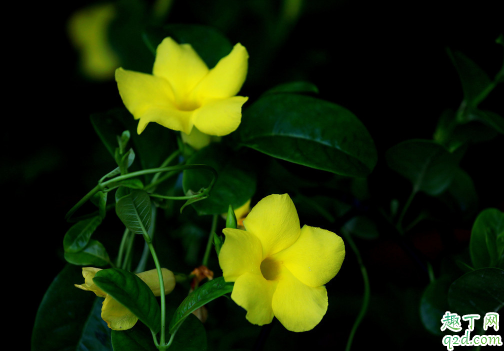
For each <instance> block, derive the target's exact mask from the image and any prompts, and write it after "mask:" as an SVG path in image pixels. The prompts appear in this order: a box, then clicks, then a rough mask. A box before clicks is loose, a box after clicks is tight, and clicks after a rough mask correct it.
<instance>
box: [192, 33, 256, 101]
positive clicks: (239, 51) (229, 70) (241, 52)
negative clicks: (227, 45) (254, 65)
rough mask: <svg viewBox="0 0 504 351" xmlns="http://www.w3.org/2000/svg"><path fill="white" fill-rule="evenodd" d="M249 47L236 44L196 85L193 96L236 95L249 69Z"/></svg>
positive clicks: (202, 97) (215, 96) (198, 97)
mask: <svg viewBox="0 0 504 351" xmlns="http://www.w3.org/2000/svg"><path fill="white" fill-rule="evenodd" d="M248 57H249V56H248V53H247V49H245V47H243V46H242V45H241V44H240V43H238V44H236V45H235V46H234V48H233V50H232V51H231V53H230V54H229V55H227V56H226V57H223V58H222V59H221V60H220V61H219V62H218V63H217V65H216V66H215V67H214V68H212V69H211V70H210V72H209V73H208V74H207V75H206V77H204V78H203V79H202V80H201V82H200V83H199V84H198V85H197V86H196V88H195V89H194V91H193V93H192V94H191V95H192V96H193V98H195V99H197V100H199V101H200V102H202V101H203V100H204V99H207V98H213V99H224V98H228V97H231V96H235V95H236V94H238V92H239V91H240V89H241V87H242V85H243V82H245V78H246V76H247V70H248Z"/></svg>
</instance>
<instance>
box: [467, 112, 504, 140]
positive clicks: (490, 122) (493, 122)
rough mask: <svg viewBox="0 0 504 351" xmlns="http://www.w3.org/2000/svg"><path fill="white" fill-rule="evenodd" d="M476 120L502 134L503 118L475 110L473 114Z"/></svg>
mask: <svg viewBox="0 0 504 351" xmlns="http://www.w3.org/2000/svg"><path fill="white" fill-rule="evenodd" d="M473 113H474V115H475V116H476V118H477V119H478V120H480V121H482V122H483V123H485V124H486V125H487V126H489V127H490V128H493V129H494V130H495V131H496V132H498V133H500V134H504V118H502V117H501V116H499V115H498V114H497V113H495V112H492V111H482V110H476V111H474V112H473Z"/></svg>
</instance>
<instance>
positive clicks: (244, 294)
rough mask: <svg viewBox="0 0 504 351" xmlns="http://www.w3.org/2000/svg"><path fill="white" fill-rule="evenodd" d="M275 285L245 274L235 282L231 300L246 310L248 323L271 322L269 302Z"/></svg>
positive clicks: (272, 282)
mask: <svg viewBox="0 0 504 351" xmlns="http://www.w3.org/2000/svg"><path fill="white" fill-rule="evenodd" d="M226 240H227V238H226ZM277 283H278V282H276V281H271V280H266V279H264V277H263V276H262V275H257V274H252V273H245V274H243V275H241V276H240V277H238V279H237V280H236V282H235V284H234V287H233V292H232V293H231V298H232V299H233V301H234V302H236V303H237V304H238V305H239V306H241V307H243V308H244V309H245V310H247V316H246V318H247V320H248V321H249V322H250V323H252V324H257V325H263V324H268V323H271V321H272V320H273V309H272V308H271V301H272V298H273V294H274V293H275V288H276V285H277Z"/></svg>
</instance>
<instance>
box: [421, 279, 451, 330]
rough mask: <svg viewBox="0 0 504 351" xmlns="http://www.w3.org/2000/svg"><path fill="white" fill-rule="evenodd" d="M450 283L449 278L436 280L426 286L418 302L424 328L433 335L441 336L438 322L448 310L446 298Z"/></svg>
mask: <svg viewBox="0 0 504 351" xmlns="http://www.w3.org/2000/svg"><path fill="white" fill-rule="evenodd" d="M451 283H452V280H451V279H450V277H449V276H442V277H440V278H439V279H436V280H435V281H433V282H431V283H430V284H429V285H428V286H427V288H426V289H425V290H424V292H423V294H422V299H421V300H420V318H421V319H422V323H423V325H424V327H425V328H427V330H428V331H430V332H431V333H432V334H434V335H443V333H442V332H441V329H440V327H441V324H440V321H441V319H442V318H443V315H444V314H445V312H446V311H448V310H449V306H448V297H447V296H448V289H449V288H450V285H451Z"/></svg>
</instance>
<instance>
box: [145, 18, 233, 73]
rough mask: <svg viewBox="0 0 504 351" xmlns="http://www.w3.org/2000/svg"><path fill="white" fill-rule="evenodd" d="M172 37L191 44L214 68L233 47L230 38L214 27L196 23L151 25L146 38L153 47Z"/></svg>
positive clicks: (182, 42) (181, 42)
mask: <svg viewBox="0 0 504 351" xmlns="http://www.w3.org/2000/svg"><path fill="white" fill-rule="evenodd" d="M166 37H171V38H173V39H174V40H175V41H176V42H177V43H179V44H191V46H192V47H193V48H194V50H195V51H196V52H197V53H198V55H199V56H200V57H201V59H202V60H203V61H204V62H205V63H206V64H207V66H208V67H209V68H213V67H214V66H215V65H216V64H217V62H219V60H220V59H221V58H223V57H224V56H227V55H228V54H229V53H230V52H231V49H232V46H231V43H230V42H229V40H228V39H227V38H226V37H224V36H223V35H222V34H221V33H220V32H219V31H218V30H216V29H215V28H212V27H207V26H202V25H195V24H169V25H166V26H163V27H149V28H147V30H146V31H145V32H144V39H145V40H146V42H147V43H148V46H149V47H151V49H155V48H157V46H158V45H159V44H161V42H162V41H163V39H164V38H166Z"/></svg>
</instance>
